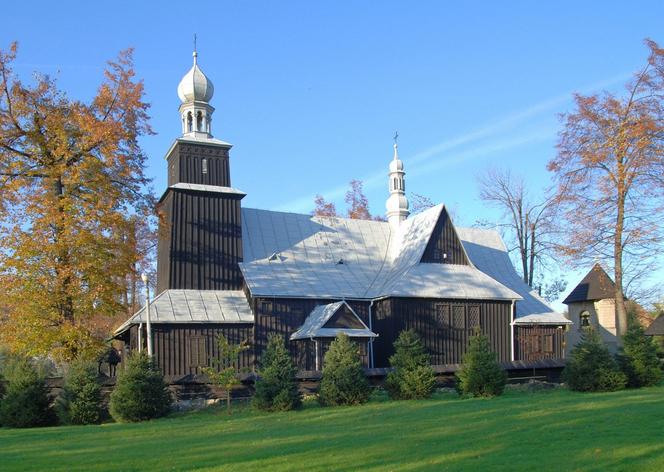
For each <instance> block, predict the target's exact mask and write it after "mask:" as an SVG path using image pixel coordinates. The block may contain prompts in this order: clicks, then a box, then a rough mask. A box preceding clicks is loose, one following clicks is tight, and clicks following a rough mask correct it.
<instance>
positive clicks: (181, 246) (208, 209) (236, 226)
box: [157, 189, 242, 292]
mask: <svg viewBox="0 0 664 472" xmlns="http://www.w3.org/2000/svg"><path fill="white" fill-rule="evenodd" d="M160 209H161V211H162V213H163V215H164V218H163V219H164V223H163V225H162V228H161V229H160V234H159V248H158V251H157V258H158V259H157V291H158V292H161V291H163V290H165V289H169V288H173V289H196V290H239V289H241V288H242V275H241V273H240V267H239V265H238V263H239V262H241V261H242V222H241V211H240V199H239V198H238V197H237V196H233V195H226V194H210V193H205V192H196V191H190V190H179V189H171V190H169V195H167V196H166V197H165V199H164V201H163V202H162V205H161V208H160Z"/></svg>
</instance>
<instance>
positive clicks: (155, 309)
mask: <svg viewBox="0 0 664 472" xmlns="http://www.w3.org/2000/svg"><path fill="white" fill-rule="evenodd" d="M145 321H146V317H145V307H143V308H141V309H140V310H139V311H137V312H136V314H134V316H132V317H131V318H129V319H128V320H127V321H125V322H124V323H123V324H122V325H120V327H119V328H117V329H116V330H115V331H114V333H113V334H114V335H116V336H117V335H118V334H120V333H122V332H124V331H126V330H127V329H128V328H129V326H131V325H132V324H138V323H144V322H145ZM150 322H152V323H157V324H158V323H253V322H254V315H253V313H252V312H251V308H250V307H249V303H248V302H247V297H246V296H245V294H244V292H243V291H241V290H164V291H163V292H161V293H160V294H159V295H157V296H156V297H155V298H154V300H152V301H151V303H150Z"/></svg>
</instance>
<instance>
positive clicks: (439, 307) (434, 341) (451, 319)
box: [373, 298, 511, 367]
mask: <svg viewBox="0 0 664 472" xmlns="http://www.w3.org/2000/svg"><path fill="white" fill-rule="evenodd" d="M374 308H375V310H374V322H373V326H374V332H375V333H377V334H379V337H378V338H377V339H376V340H375V341H374V366H375V367H388V366H389V357H390V356H391V355H392V354H393V353H394V348H393V344H394V341H395V340H396V339H397V337H398V336H399V333H400V332H401V331H402V330H406V329H414V330H415V331H416V332H417V334H418V335H419V336H420V338H421V339H422V342H423V343H424V345H425V347H426V348H427V351H428V352H429V354H430V355H431V363H432V364H433V365H442V364H456V363H460V362H461V360H462V356H463V354H464V353H465V352H466V348H467V346H468V340H469V338H470V336H471V334H472V333H473V329H474V328H475V326H478V325H479V328H480V330H481V332H482V333H483V334H486V335H487V336H488V337H489V340H490V342H491V347H492V348H493V350H494V352H496V353H497V354H498V359H499V360H500V361H509V360H510V311H511V303H510V302H500V301H495V302H487V301H482V300H478V301H473V300H436V299H408V298H395V299H388V300H382V301H380V302H377V303H376V304H375V305H374Z"/></svg>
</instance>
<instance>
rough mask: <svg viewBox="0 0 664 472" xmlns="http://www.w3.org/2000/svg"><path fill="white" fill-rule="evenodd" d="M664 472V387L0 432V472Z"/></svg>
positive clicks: (379, 402)
mask: <svg viewBox="0 0 664 472" xmlns="http://www.w3.org/2000/svg"><path fill="white" fill-rule="evenodd" d="M360 469H361V470H400V471H401V470H406V471H420V470H435V471H438V470H480V471H483V470H510V471H512V470H556V471H561V470H584V471H586V470H590V471H593V470H594V471H605V470H652V471H661V470H664V386H660V387H654V388H647V389H642V390H628V391H622V392H616V393H604V394H580V393H573V392H569V391H566V390H556V391H550V392H542V393H522V392H516V391H511V392H508V393H506V394H505V395H504V396H502V397H500V398H494V399H471V400H459V399H457V398H456V396H454V395H450V394H448V395H438V396H437V397H436V398H434V399H432V400H425V401H403V402H392V401H387V400H386V399H384V398H378V399H375V400H373V401H372V402H370V403H369V404H367V405H364V406H359V407H343V408H319V407H317V406H314V405H308V406H307V407H306V408H304V409H303V410H301V411H297V412H288V413H273V414H263V413H257V412H253V411H251V410H249V409H248V408H245V409H241V410H236V412H235V413H234V414H233V415H232V416H230V417H229V416H227V415H226V413H225V411H224V410H223V409H221V408H212V409H208V410H206V411H201V412H198V413H190V414H179V415H173V416H171V417H169V418H164V419H160V420H157V421H150V422H146V423H142V424H105V425H101V426H78V427H57V428H40V429H31V430H9V429H0V470H3V471H10V470H49V471H56V470H63V471H64V470H66V471H73V470H85V471H98V470H123V471H131V470H155V471H156V470H159V471H163V470H241V471H252V470H266V471H267V470H269V471H280V470H310V471H314V470H325V471H329V470H360Z"/></svg>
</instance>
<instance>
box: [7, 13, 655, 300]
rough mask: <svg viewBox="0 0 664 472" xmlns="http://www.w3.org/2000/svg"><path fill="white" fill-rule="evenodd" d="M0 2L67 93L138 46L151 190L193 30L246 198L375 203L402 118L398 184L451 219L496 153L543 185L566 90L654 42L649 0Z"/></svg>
mask: <svg viewBox="0 0 664 472" xmlns="http://www.w3.org/2000/svg"><path fill="white" fill-rule="evenodd" d="M54 5H57V8H54ZM3 18H4V21H3V22H2V28H1V29H0V48H3V49H4V48H6V47H7V46H8V45H9V43H10V42H11V41H13V40H18V41H19V46H20V50H19V58H18V61H17V63H16V71H17V72H18V73H19V74H21V75H23V76H25V77H26V78H28V77H29V75H30V73H31V72H32V71H34V70H39V71H42V72H47V73H49V74H52V75H54V76H56V77H57V78H58V80H59V83H60V85H61V87H62V88H63V89H65V90H67V91H68V92H69V94H70V95H72V96H75V97H78V98H82V99H86V98H88V97H90V96H91V95H92V94H93V93H94V92H95V89H96V87H97V85H98V84H99V82H100V80H101V74H102V70H103V66H104V63H105V61H106V60H108V59H111V58H113V57H115V56H116V55H117V53H118V51H119V50H121V49H123V48H126V47H128V46H131V47H134V48H135V49H136V53H135V60H136V69H137V73H138V75H139V76H140V77H142V78H143V79H144V80H145V86H146V91H147V100H148V101H149V102H151V103H152V109H151V115H152V125H153V127H154V129H155V131H156V132H157V133H158V134H157V135H156V136H149V137H146V138H145V139H144V140H143V147H144V149H145V151H146V152H147V153H148V155H149V156H150V162H149V169H148V170H147V172H148V174H149V175H150V176H152V177H154V179H155V189H156V191H157V192H158V193H160V192H161V191H163V189H164V186H165V179H166V166H165V162H164V161H163V156H164V153H165V152H166V150H167V149H168V147H169V145H170V144H171V142H172V140H173V139H174V138H175V137H177V136H178V135H179V133H180V125H179V117H178V112H177V107H178V105H179V100H178V98H177V93H176V88H177V84H178V82H179V81H180V78H181V77H182V76H183V75H184V74H185V73H186V72H187V70H188V69H189V68H190V66H191V52H192V35H193V33H197V35H198V51H199V64H200V66H201V68H202V69H203V71H204V72H205V73H206V74H207V75H208V77H210V78H211V79H212V81H213V82H214V85H215V96H214V98H213V101H212V104H213V105H214V106H215V107H216V112H215V115H214V122H213V132H214V135H215V137H217V138H220V139H223V140H226V141H229V142H231V143H233V144H234V145H235V147H234V148H233V150H232V154H231V170H232V180H233V185H234V186H235V187H238V188H240V189H242V190H243V191H245V192H247V197H246V198H245V200H244V201H243V205H245V206H249V207H258V208H268V209H279V210H286V211H300V212H308V211H310V210H311V208H312V206H313V202H312V200H313V196H314V195H315V194H316V193H322V194H323V195H324V196H326V197H327V198H328V199H332V200H334V201H335V202H336V203H337V205H338V206H340V207H343V206H344V205H343V194H344V192H345V189H346V187H347V183H348V181H350V180H351V179H353V178H359V179H362V180H364V181H365V187H366V193H367V196H368V197H369V201H370V205H371V210H372V211H373V212H375V213H383V212H384V202H385V199H386V198H387V189H386V187H387V178H386V172H387V165H388V163H389V160H390V159H391V155H392V136H393V134H394V131H395V130H399V135H400V139H399V150H400V155H401V158H402V159H403V161H404V163H405V167H406V172H407V176H406V179H407V189H408V191H409V192H417V193H420V194H423V195H426V196H429V197H430V198H432V199H433V200H434V201H436V202H445V203H447V204H448V205H449V206H451V207H452V208H453V209H454V212H455V214H456V215H457V219H458V221H457V222H456V223H457V224H462V225H470V224H473V223H474V222H475V221H476V220H477V219H496V218H497V216H498V215H497V213H496V210H494V209H491V208H487V207H486V206H485V205H484V204H482V203H481V202H480V201H479V199H478V191H477V186H476V175H477V174H478V173H480V172H482V171H483V170H485V169H486V168H487V167H490V166H499V167H509V168H511V169H512V170H513V171H515V172H520V173H522V174H523V175H525V176H526V177H527V179H528V181H529V182H530V183H531V185H532V188H533V191H534V192H537V191H538V190H539V189H542V188H544V187H545V186H546V185H548V183H549V175H548V173H547V171H546V163H547V161H548V160H549V159H550V158H551V157H552V156H554V155H555V142H556V135H557V132H558V130H559V128H560V122H559V119H558V114H559V113H563V112H565V111H568V110H570V109H571V105H572V102H571V95H572V93H573V92H575V91H579V92H583V93H589V92H592V91H600V90H603V89H607V90H612V91H620V90H621V87H622V84H623V83H624V82H625V81H626V80H627V79H628V78H629V75H630V74H631V73H632V72H634V71H635V70H636V69H637V68H639V67H640V66H642V65H643V64H644V61H645V58H646V48H645V46H644V45H643V39H644V38H646V37H651V38H652V39H654V40H656V41H658V42H660V43H664V37H663V36H662V24H664V2H661V1H652V2H646V1H644V2H636V1H633V2H629V3H628V2H610V1H602V2H599V1H598V2H578V1H573V2H565V1H558V2H488V1H487V2H433V1H432V2H424V1H423V2H405V1H403V2H388V1H383V2H360V1H347V2H341V1H336V2H332V1H329V2H312V1H288V2H287V1H282V2H267V1H265V2H239V1H234V2H230V1H224V2H205V1H199V2H186V3H183V2H173V3H169V2H136V1H134V2H124V1H113V2H68V1H61V2H57V3H53V2H34V1H33V2H30V3H29V8H28V7H27V4H25V3H20V2H7V3H6V4H5V5H3ZM570 278H571V283H575V282H576V281H577V280H578V276H577V275H570ZM570 288H571V287H570Z"/></svg>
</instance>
